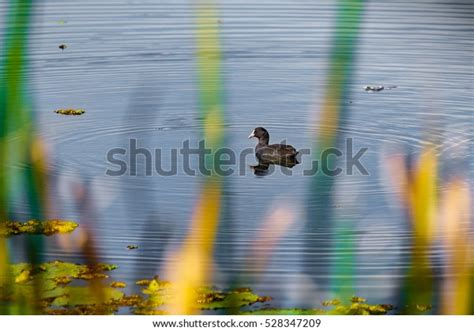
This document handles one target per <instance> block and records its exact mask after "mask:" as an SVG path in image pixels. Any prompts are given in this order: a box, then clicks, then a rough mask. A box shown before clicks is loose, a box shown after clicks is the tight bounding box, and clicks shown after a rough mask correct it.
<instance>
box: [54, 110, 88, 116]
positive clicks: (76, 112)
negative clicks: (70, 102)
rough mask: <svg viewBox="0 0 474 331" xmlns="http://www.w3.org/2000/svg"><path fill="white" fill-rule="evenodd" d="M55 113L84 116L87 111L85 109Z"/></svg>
mask: <svg viewBox="0 0 474 331" xmlns="http://www.w3.org/2000/svg"><path fill="white" fill-rule="evenodd" d="M54 112H55V113H56V114H60V115H72V116H78V115H82V114H84V113H85V112H86V111H85V110H84V109H58V110H55V111H54Z"/></svg>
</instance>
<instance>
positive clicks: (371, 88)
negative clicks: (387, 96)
mask: <svg viewBox="0 0 474 331" xmlns="http://www.w3.org/2000/svg"><path fill="white" fill-rule="evenodd" d="M394 88H397V86H396V85H389V86H383V85H378V86H370V85H366V86H364V90H365V91H366V92H368V93H374V92H380V91H383V90H391V89H394Z"/></svg>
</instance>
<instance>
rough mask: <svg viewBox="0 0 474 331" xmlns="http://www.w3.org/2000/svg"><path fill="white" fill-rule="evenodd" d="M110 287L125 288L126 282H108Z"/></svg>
mask: <svg viewBox="0 0 474 331" xmlns="http://www.w3.org/2000/svg"><path fill="white" fill-rule="evenodd" d="M110 287H113V288H125V287H127V283H125V282H112V283H110Z"/></svg>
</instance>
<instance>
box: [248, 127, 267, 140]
mask: <svg viewBox="0 0 474 331" xmlns="http://www.w3.org/2000/svg"><path fill="white" fill-rule="evenodd" d="M250 138H257V139H258V141H259V142H261V143H266V144H268V141H269V140H270V135H269V134H268V131H267V130H265V128H262V127H258V128H255V129H254V130H253V131H252V133H251V134H250V136H249V139H250Z"/></svg>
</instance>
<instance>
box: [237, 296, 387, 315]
mask: <svg viewBox="0 0 474 331" xmlns="http://www.w3.org/2000/svg"><path fill="white" fill-rule="evenodd" d="M365 302H366V299H364V298H361V297H356V296H354V297H352V298H351V299H350V302H349V303H347V304H344V303H341V301H340V300H338V299H333V300H326V301H324V302H322V305H323V306H325V307H328V306H334V307H333V308H332V309H329V310H326V309H299V308H282V309H275V308H264V309H258V310H254V311H248V312H245V313H244V314H250V315H384V314H386V313H387V312H389V311H390V310H393V309H394V307H393V306H392V305H384V304H378V305H370V304H367V303H365Z"/></svg>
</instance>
